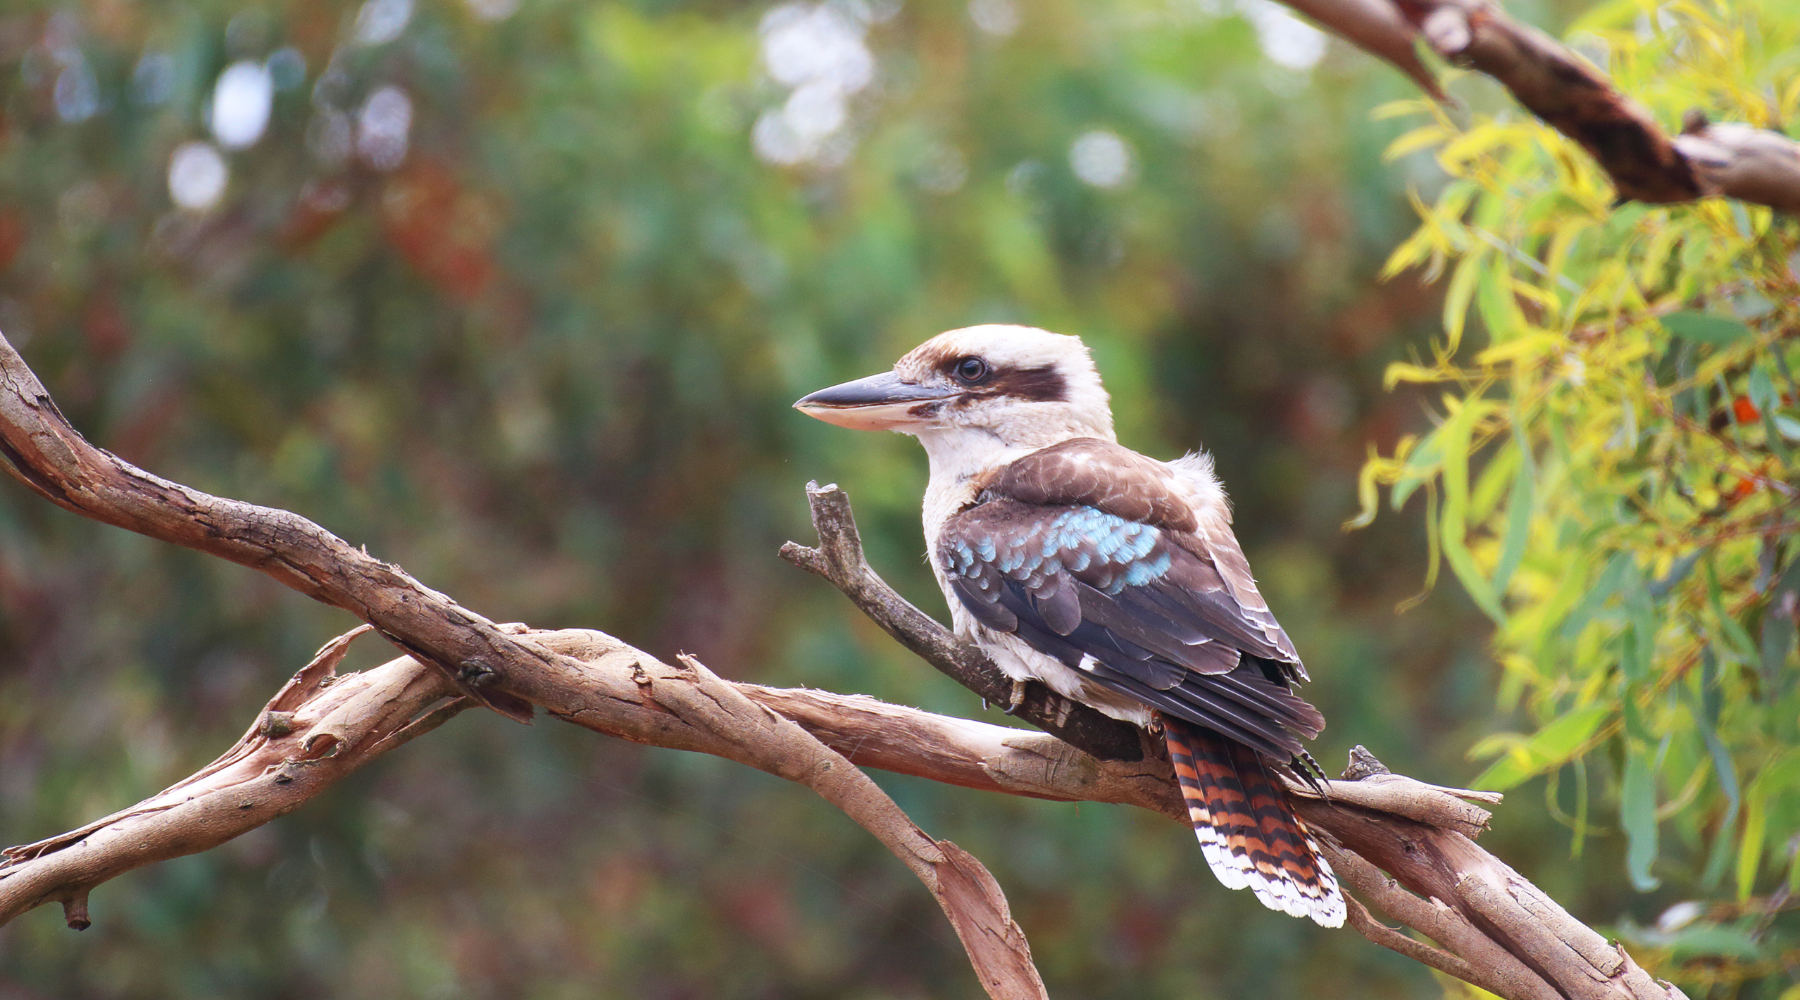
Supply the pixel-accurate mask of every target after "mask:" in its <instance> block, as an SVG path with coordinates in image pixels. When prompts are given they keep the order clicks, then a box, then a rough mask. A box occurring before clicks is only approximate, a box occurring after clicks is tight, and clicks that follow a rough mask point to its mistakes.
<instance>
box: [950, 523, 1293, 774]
mask: <svg viewBox="0 0 1800 1000" xmlns="http://www.w3.org/2000/svg"><path fill="white" fill-rule="evenodd" d="M937 553H938V560H939V564H940V566H941V567H942V569H943V570H944V572H945V575H946V576H947V577H948V578H949V580H950V583H951V587H952V590H953V591H954V592H955V594H956V596H957V598H958V599H959V600H960V601H961V602H962V604H963V605H964V607H966V608H967V609H968V610H969V612H970V614H972V615H973V616H974V617H975V619H976V620H977V621H979V622H981V623H982V624H983V625H986V626H987V627H988V628H991V629H994V630H996V631H999V632H1006V633H1010V634H1012V635H1015V636H1017V637H1019V638H1020V639H1022V640H1023V641H1025V642H1026V643H1027V644H1028V645H1030V646H1031V647H1032V648H1034V649H1037V650H1038V651H1040V652H1043V653H1045V654H1047V655H1050V656H1053V657H1055V658H1057V659H1058V660H1060V661H1061V662H1063V663H1065V664H1067V665H1068V666H1070V667H1074V668H1078V669H1084V670H1086V671H1087V673H1088V675H1089V676H1091V677H1092V678H1093V679H1094V680H1095V681H1096V682H1097V683H1100V684H1102V685H1105V686H1107V687H1110V688H1113V689H1114V690H1117V691H1120V692H1121V693H1124V694H1127V695H1130V696H1131V697H1133V698H1135V699H1137V700H1139V701H1142V702H1144V703H1145V704H1147V705H1151V706H1153V707H1155V708H1157V709H1159V710H1161V711H1164V712H1166V713H1169V714H1172V715H1174V716H1175V717H1177V718H1182V719H1186V720H1188V721H1190V722H1194V723H1196V724H1199V725H1203V726H1208V727H1211V728H1213V729H1215V730H1217V731H1219V732H1220V733H1222V734H1224V735H1226V736H1228V737H1230V738H1232V739H1235V740H1238V741H1239V742H1242V743H1245V744H1246V745H1249V746H1253V747H1256V748H1257V749H1259V750H1261V751H1263V752H1265V753H1270V754H1273V755H1275V756H1282V757H1285V756H1291V755H1294V754H1297V753H1299V752H1300V750H1301V744H1300V741H1299V737H1300V736H1306V737H1309V738H1310V737H1312V736H1316V735H1317V734H1318V732H1319V730H1320V729H1322V728H1323V727H1324V719H1323V717H1322V716H1320V715H1319V713H1318V711H1317V710H1316V709H1314V708H1313V707H1312V706H1311V705H1308V704H1307V703H1306V702H1305V701H1303V700H1301V699H1300V698H1299V697H1297V696H1295V695H1294V694H1293V693H1292V692H1291V691H1289V690H1288V688H1287V684H1286V679H1287V677H1288V676H1289V670H1290V667H1289V662H1288V661H1291V660H1292V655H1291V653H1288V652H1285V651H1284V650H1282V649H1281V648H1279V647H1278V646H1277V642H1279V643H1281V644H1282V645H1285V642H1286V640H1285V637H1282V636H1281V635H1280V631H1279V627H1276V628H1275V631H1274V634H1273V637H1271V635H1270V633H1269V631H1268V626H1267V625H1266V624H1265V623H1264V622H1262V621H1260V620H1258V619H1256V618H1253V617H1252V613H1251V612H1249V611H1247V610H1246V609H1244V608H1242V607H1241V606H1239V605H1238V604H1237V601H1236V599H1235V598H1233V597H1232V596H1231V592H1230V589H1229V588H1228V587H1226V586H1225V585H1224V583H1223V581H1222V579H1221V577H1220V575H1219V572H1218V570H1217V569H1216V568H1215V567H1214V566H1212V565H1211V564H1210V563H1209V562H1208V561H1206V560H1205V559H1204V558H1203V557H1202V555H1200V554H1198V553H1196V552H1195V551H1193V550H1192V547H1191V546H1190V545H1183V544H1178V540H1177V539H1173V538H1171V537H1169V535H1168V533H1167V531H1165V530H1164V529H1161V528H1158V527H1156V526H1154V525H1149V524H1144V523H1140V522H1136V521H1131V520H1128V519H1126V518H1123V517H1119V516H1117V515H1114V514H1110V513H1107V512H1105V511H1102V510H1099V509H1096V508H1094V507H1087V506H1064V507H1049V506H1038V505H1035V504H1027V503H1023V502H1020V501H1016V500H1011V499H999V500H993V501H990V502H988V503H984V504H980V505H978V506H975V507H972V508H970V509H968V510H965V511H962V512H961V513H959V514H957V515H955V516H954V517H952V518H951V519H950V520H949V521H948V522H947V523H946V525H945V527H944V530H943V533H942V535H941V536H940V537H939V540H938V546H937ZM1263 614H1264V615H1266V612H1263ZM1272 639H1273V640H1274V641H1272ZM1291 648H1292V647H1291V646H1290V647H1288V649H1291ZM1298 666H1299V664H1298V662H1297V661H1293V662H1292V666H1291V669H1292V670H1297V669H1298Z"/></svg>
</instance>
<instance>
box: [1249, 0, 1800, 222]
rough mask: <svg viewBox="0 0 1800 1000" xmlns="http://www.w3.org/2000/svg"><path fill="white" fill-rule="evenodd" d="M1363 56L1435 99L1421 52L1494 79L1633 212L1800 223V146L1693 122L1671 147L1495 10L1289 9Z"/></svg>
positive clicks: (1600, 76) (1368, 2)
mask: <svg viewBox="0 0 1800 1000" xmlns="http://www.w3.org/2000/svg"><path fill="white" fill-rule="evenodd" d="M1283 2H1284V3H1286V4H1287V5H1288V6H1290V7H1292V8H1294V9H1295V10H1298V11H1300V12H1301V13H1302V14H1305V15H1307V16H1308V17H1310V18H1312V19H1313V20H1315V21H1318V22H1319V23H1320V24H1322V25H1324V26H1325V27H1326V28H1327V29H1329V30H1330V31H1331V32H1333V33H1334V34H1336V35H1338V36H1340V37H1342V38H1343V39H1344V40H1345V41H1348V42H1349V43H1351V44H1352V45H1355V46H1356V47H1357V48H1360V49H1362V50H1364V51H1366V52H1368V53H1370V54H1372V55H1374V56H1376V57H1378V58H1381V59H1385V60H1387V61H1388V62H1390V63H1392V64H1394V65H1395V66H1396V67H1398V68H1399V69H1400V70H1401V71H1402V72H1404V73H1406V74H1407V75H1408V76H1410V77H1412V78H1413V80H1414V81H1416V82H1417V83H1418V84H1419V86H1421V87H1422V88H1424V89H1425V90H1426V91H1427V92H1428V93H1430V94H1431V95H1432V96H1433V97H1437V98H1440V99H1441V98H1442V96H1443V95H1442V92H1441V91H1439V89H1438V85H1437V80H1436V78H1435V77H1434V76H1433V74H1432V73H1431V71H1430V70H1429V69H1427V68H1426V67H1425V66H1424V65H1423V64H1422V63H1421V62H1420V61H1419V58H1418V56H1417V54H1416V52H1415V43H1416V41H1417V40H1420V39H1423V40H1424V42H1425V43H1426V44H1427V45H1429V46H1430V47H1431V48H1432V50H1433V51H1435V52H1436V53H1437V54H1438V55H1440V56H1442V57H1443V58H1445V59H1447V60H1449V61H1450V62H1452V63H1455V64H1457V65H1460V66H1467V67H1469V68H1470V69H1473V70H1475V71H1477V72H1480V73H1485V74H1486V75H1488V76H1490V77H1493V78H1494V79H1495V80H1497V81H1498V82H1499V83H1500V84H1501V85H1502V86H1504V87H1505V88H1506V89H1507V90H1508V91H1510V92H1511V93H1512V95H1513V97H1514V98H1515V99H1516V100H1518V102H1519V103H1520V104H1522V105H1524V106H1525V108H1526V109H1527V110H1529V111H1530V112H1531V113H1532V114H1534V115H1537V116H1538V117H1539V118H1540V119H1542V120H1543V121H1544V123H1545V124H1547V125H1549V126H1550V127H1552V128H1554V129H1556V130H1557V131H1558V132H1561V133H1562V134H1564V135H1566V136H1568V137H1569V138H1571V139H1573V140H1575V141H1576V142H1577V143H1579V144H1580V145H1581V147H1582V148H1583V149H1585V150H1587V152H1588V155H1590V156H1592V157H1593V158H1594V161H1595V162H1596V163H1598V164H1599V165H1600V168H1601V169H1602V170H1604V171H1606V174H1607V176H1608V177H1610V178H1611V179H1612V182H1613V186H1614V187H1615V188H1616V189H1617V191H1618V194H1619V198H1620V200H1622V201H1642V202H1648V203H1650V204H1670V203H1674V202H1685V201H1694V200H1695V199H1698V198H1705V197H1711V196H1714V195H1717V196H1722V197H1726V198H1736V199H1738V200H1739V201H1746V202H1750V203H1752V204H1757V205H1767V206H1769V207H1770V208H1773V209H1775V210H1776V211H1779V212H1788V213H1795V212H1800V143H1796V142H1794V140H1792V139H1789V138H1788V137H1787V136H1785V135H1782V134H1781V133H1780V132H1775V131H1771V130H1769V129H1760V128H1755V127H1752V126H1749V125H1742V124H1735V123H1720V124H1714V123H1712V122H1710V121H1709V120H1708V119H1707V116H1706V115H1705V114H1704V113H1703V112H1701V111H1698V110H1693V111H1689V112H1688V113H1687V115H1686V116H1685V117H1684V120H1683V121H1682V128H1681V133H1680V134H1679V135H1674V136H1671V135H1670V134H1669V133H1668V132H1667V131H1666V130H1665V129H1664V128H1663V126H1662V125H1660V124H1658V123H1657V121H1656V119H1655V117H1654V116H1652V115H1651V114H1650V112H1649V111H1648V110H1647V109H1646V108H1644V107H1643V106H1642V105H1641V104H1639V103H1637V102H1636V101H1634V100H1632V99H1631V98H1630V97H1628V96H1626V95H1625V94H1624V93H1622V92H1620V91H1619V89H1618V88H1617V87H1615V86H1613V83H1612V81H1611V80H1609V79H1608V78H1607V76H1606V74H1604V73H1602V72H1601V71H1600V70H1598V69H1596V68H1595V67H1594V66H1593V64H1591V63H1589V62H1588V61H1587V60H1585V59H1583V58H1582V57H1581V56H1579V55H1577V54H1576V53H1575V52H1574V51H1573V50H1571V49H1570V48H1569V47H1568V46H1566V45H1564V44H1562V43H1561V42H1559V41H1557V40H1556V39H1554V38H1552V37H1550V36H1549V35H1547V34H1545V33H1544V32H1542V31H1539V30H1538V29H1536V28H1534V27H1531V26H1530V25H1527V24H1521V23H1519V22H1518V21H1515V20H1513V19H1512V18H1510V17H1508V16H1507V15H1506V13H1505V11H1503V10H1501V9H1500V7H1499V5H1498V4H1496V3H1493V2H1491V0H1283Z"/></svg>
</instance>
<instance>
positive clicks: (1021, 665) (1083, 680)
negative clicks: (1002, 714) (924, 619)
mask: <svg viewBox="0 0 1800 1000" xmlns="http://www.w3.org/2000/svg"><path fill="white" fill-rule="evenodd" d="M957 617H959V618H960V617H962V616H960V615H959V616H957ZM957 625H958V626H959V627H958V628H957V631H958V632H961V633H962V634H963V635H964V636H966V637H968V638H969V639H971V640H972V641H974V643H975V645H977V646H980V647H981V649H982V651H983V652H985V653H987V654H988V658H989V659H991V660H993V661H994V665H995V666H997V667H999V668H1000V670H1001V672H1002V673H1004V674H1006V676H1008V677H1011V678H1012V679H1013V680H1018V681H1041V682H1042V683H1043V684H1044V686H1045V687H1047V688H1049V689H1050V690H1052V691H1055V692H1056V693H1057V694H1060V695H1062V696H1063V697H1064V698H1068V699H1070V700H1071V701H1078V702H1081V703H1082V704H1084V705H1088V706H1090V707H1092V708H1095V709H1098V710H1099V712H1100V713H1101V714H1102V715H1110V716H1112V717H1113V718H1115V719H1122V720H1124V721H1126V722H1129V723H1131V724H1132V725H1134V726H1147V725H1149V724H1150V706H1148V705H1146V704H1144V703H1143V702H1141V701H1138V700H1137V699H1135V698H1130V697H1127V696H1126V695H1122V694H1120V693H1118V692H1117V691H1114V690H1112V689H1111V688H1107V687H1103V686H1101V685H1100V684H1097V683H1095V682H1094V680H1093V679H1092V678H1090V677H1087V676H1086V675H1085V673H1084V672H1083V671H1082V670H1080V669H1077V668H1074V667H1070V666H1067V665H1065V664H1064V663H1063V662H1062V661H1061V660H1058V659H1057V658H1055V657H1054V656H1049V655H1046V654H1044V653H1040V652H1038V651H1037V650H1035V649H1033V648H1031V646H1030V645H1028V644H1027V643H1026V642H1025V641H1024V640H1023V639H1020V638H1019V637H1017V636H1015V635H1010V634H1008V633H1005V632H996V631H994V630H993V629H990V628H988V627H986V626H985V625H981V624H980V623H977V622H970V623H969V627H968V628H966V629H965V628H962V627H961V626H962V625H963V623H962V622H960V621H959V622H957ZM1083 662H1084V663H1085V662H1086V661H1085V660H1084V661H1083Z"/></svg>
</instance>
